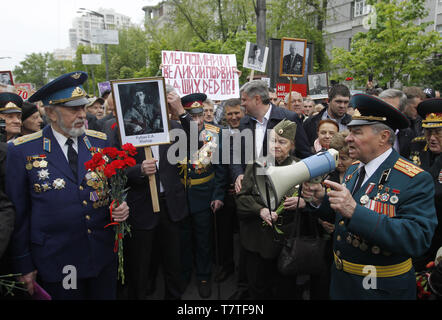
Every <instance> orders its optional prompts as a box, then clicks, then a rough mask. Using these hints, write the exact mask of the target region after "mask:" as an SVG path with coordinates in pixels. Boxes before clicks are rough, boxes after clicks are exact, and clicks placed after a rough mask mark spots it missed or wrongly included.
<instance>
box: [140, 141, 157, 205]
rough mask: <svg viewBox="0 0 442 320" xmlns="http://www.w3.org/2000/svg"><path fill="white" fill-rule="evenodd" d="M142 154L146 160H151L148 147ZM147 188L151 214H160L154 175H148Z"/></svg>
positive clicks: (150, 152)
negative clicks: (150, 200) (150, 199)
mask: <svg viewBox="0 0 442 320" xmlns="http://www.w3.org/2000/svg"><path fill="white" fill-rule="evenodd" d="M144 154H145V156H146V160H153V157H152V150H151V149H150V147H144ZM149 186H150V195H151V198H152V208H153V212H160V203H159V201H158V192H157V182H156V180H155V174H150V175H149Z"/></svg>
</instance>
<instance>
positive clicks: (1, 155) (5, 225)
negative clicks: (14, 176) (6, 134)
mask: <svg viewBox="0 0 442 320" xmlns="http://www.w3.org/2000/svg"><path fill="white" fill-rule="evenodd" d="M6 150H7V145H6V143H3V142H0V259H1V257H2V256H3V253H4V252H5V250H6V247H7V246H8V243H9V238H10V237H11V234H12V231H13V230H14V218H15V210H14V206H13V204H12V202H11V201H10V200H9V198H8V196H7V195H6V193H5V165H6Z"/></svg>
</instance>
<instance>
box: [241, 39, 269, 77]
mask: <svg viewBox="0 0 442 320" xmlns="http://www.w3.org/2000/svg"><path fill="white" fill-rule="evenodd" d="M268 54H269V48H268V47H264V46H260V45H258V44H256V43H250V42H248V41H247V43H246V51H245V53H244V60H243V67H244V68H248V69H252V70H256V71H260V72H265V71H266V65H267V56H268Z"/></svg>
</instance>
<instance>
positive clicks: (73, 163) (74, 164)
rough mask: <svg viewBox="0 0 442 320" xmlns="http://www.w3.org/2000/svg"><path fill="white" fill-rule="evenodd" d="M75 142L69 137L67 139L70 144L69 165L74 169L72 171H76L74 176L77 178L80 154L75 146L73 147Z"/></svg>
mask: <svg viewBox="0 0 442 320" xmlns="http://www.w3.org/2000/svg"><path fill="white" fill-rule="evenodd" d="M73 143H74V141H73V140H72V139H71V138H69V139H68V140H67V141H66V144H67V145H68V161H69V166H70V167H71V169H72V172H73V173H74V177H75V178H77V160H78V154H77V152H76V151H75V149H74V147H72V144H73Z"/></svg>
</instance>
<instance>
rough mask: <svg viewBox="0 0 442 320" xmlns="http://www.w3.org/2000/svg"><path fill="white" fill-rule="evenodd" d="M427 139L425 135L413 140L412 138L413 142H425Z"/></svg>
mask: <svg viewBox="0 0 442 320" xmlns="http://www.w3.org/2000/svg"><path fill="white" fill-rule="evenodd" d="M424 141H426V140H425V136H422V137H416V138H414V139H413V140H411V142H424Z"/></svg>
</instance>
